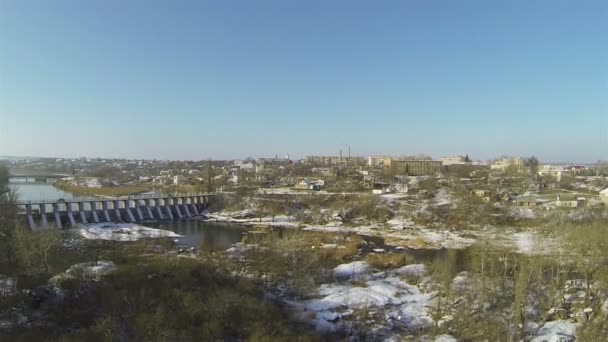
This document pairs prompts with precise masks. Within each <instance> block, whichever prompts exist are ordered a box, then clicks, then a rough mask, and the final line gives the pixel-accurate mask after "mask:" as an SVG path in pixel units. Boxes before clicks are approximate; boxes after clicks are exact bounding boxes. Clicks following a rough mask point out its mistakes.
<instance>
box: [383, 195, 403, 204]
mask: <svg viewBox="0 0 608 342" xmlns="http://www.w3.org/2000/svg"><path fill="white" fill-rule="evenodd" d="M405 197H407V195H405V194H399V193H397V194H384V195H381V196H380V198H382V199H383V200H385V201H386V202H388V203H392V202H395V201H398V200H400V199H402V198H405Z"/></svg>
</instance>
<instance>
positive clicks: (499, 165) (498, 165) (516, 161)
mask: <svg viewBox="0 0 608 342" xmlns="http://www.w3.org/2000/svg"><path fill="white" fill-rule="evenodd" d="M523 165H524V162H523V160H522V159H521V158H519V157H514V158H502V159H499V160H497V161H495V162H494V163H492V165H490V169H492V170H501V171H505V170H506V169H507V168H508V167H510V166H516V167H518V168H519V167H522V166H523Z"/></svg>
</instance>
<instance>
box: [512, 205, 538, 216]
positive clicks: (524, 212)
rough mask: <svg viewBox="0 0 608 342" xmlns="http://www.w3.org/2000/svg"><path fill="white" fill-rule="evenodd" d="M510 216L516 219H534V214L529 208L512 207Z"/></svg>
mask: <svg viewBox="0 0 608 342" xmlns="http://www.w3.org/2000/svg"><path fill="white" fill-rule="evenodd" d="M511 216H512V217H514V218H516V219H535V218H536V214H535V213H534V211H533V210H532V209H530V208H521V207H513V208H511Z"/></svg>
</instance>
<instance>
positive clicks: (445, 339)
mask: <svg viewBox="0 0 608 342" xmlns="http://www.w3.org/2000/svg"><path fill="white" fill-rule="evenodd" d="M457 341H458V340H457V339H456V338H455V337H453V336H450V335H439V336H435V340H434V341H433V342H457Z"/></svg>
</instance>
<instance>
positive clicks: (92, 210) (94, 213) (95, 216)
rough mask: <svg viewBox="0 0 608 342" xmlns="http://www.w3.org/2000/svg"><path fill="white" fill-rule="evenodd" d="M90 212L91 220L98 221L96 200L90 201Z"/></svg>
mask: <svg viewBox="0 0 608 342" xmlns="http://www.w3.org/2000/svg"><path fill="white" fill-rule="evenodd" d="M91 214H93V222H95V223H99V216H97V202H91Z"/></svg>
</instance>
